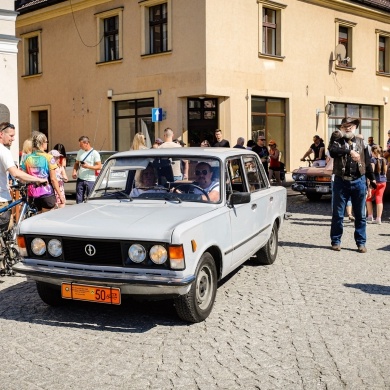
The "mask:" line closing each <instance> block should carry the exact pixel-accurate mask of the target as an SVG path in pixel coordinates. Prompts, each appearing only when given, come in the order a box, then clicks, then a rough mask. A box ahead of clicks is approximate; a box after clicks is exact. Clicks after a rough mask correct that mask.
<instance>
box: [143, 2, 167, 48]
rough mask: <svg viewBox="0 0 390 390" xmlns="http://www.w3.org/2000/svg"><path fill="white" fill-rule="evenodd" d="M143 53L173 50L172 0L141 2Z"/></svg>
mask: <svg viewBox="0 0 390 390" xmlns="http://www.w3.org/2000/svg"><path fill="white" fill-rule="evenodd" d="M140 5H141V14H142V27H141V28H142V29H143V31H144V33H143V34H142V47H143V52H142V54H143V55H150V54H159V53H167V52H170V51H171V20H172V17H171V0H168V1H164V2H162V1H161V0H146V1H143V2H142V3H140Z"/></svg>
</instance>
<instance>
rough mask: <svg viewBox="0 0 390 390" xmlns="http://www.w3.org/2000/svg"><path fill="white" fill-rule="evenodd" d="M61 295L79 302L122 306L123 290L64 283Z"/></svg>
mask: <svg viewBox="0 0 390 390" xmlns="http://www.w3.org/2000/svg"><path fill="white" fill-rule="evenodd" d="M61 295H62V298H64V299H74V300H78V301H89V302H100V303H110V304H113V305H120V304H121V290H120V289H119V288H116V287H100V286H89V285H85V284H76V283H62V286H61Z"/></svg>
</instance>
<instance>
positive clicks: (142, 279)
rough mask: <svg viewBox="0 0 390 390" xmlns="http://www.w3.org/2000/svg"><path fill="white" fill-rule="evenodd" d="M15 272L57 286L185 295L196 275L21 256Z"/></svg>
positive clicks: (133, 292) (129, 293)
mask: <svg viewBox="0 0 390 390" xmlns="http://www.w3.org/2000/svg"><path fill="white" fill-rule="evenodd" d="M13 270H14V271H15V272H17V273H20V274H23V275H26V276H29V277H31V278H32V279H33V280H36V281H39V282H44V283H48V284H51V285H56V286H60V285H61V284H62V283H63V282H67V283H70V282H76V283H81V284H89V285H96V286H103V287H104V286H107V287H117V288H120V290H121V294H124V295H154V296H167V295H169V296H178V295H184V294H186V293H187V292H188V291H189V289H190V287H191V283H192V282H193V281H194V280H195V276H194V275H191V276H186V277H182V278H181V277H176V278H175V277H172V276H166V275H161V274H160V275H159V274H152V273H138V272H137V273H136V272H135V271H134V269H123V268H119V269H118V268H117V267H106V266H81V265H78V264H68V263H67V264H64V263H60V262H58V263H56V262H45V261H39V262H37V261H36V260H32V259H24V260H23V261H22V262H19V263H17V264H15V265H14V266H13Z"/></svg>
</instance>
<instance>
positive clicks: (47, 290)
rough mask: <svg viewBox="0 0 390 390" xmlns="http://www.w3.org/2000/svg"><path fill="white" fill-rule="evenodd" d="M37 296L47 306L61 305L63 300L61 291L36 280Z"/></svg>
mask: <svg viewBox="0 0 390 390" xmlns="http://www.w3.org/2000/svg"><path fill="white" fill-rule="evenodd" d="M36 283H37V291H38V295H39V297H40V298H41V299H42V301H43V302H45V303H46V304H47V305H49V306H61V305H63V304H64V300H63V299H62V298H61V291H60V289H59V288H55V287H53V286H51V285H50V284H47V283H42V282H36Z"/></svg>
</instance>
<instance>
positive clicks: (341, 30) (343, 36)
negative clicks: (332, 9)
mask: <svg viewBox="0 0 390 390" xmlns="http://www.w3.org/2000/svg"><path fill="white" fill-rule="evenodd" d="M336 26H337V43H338V44H341V45H343V46H344V47H345V57H344V58H340V59H338V60H337V64H336V66H338V67H340V68H344V69H345V68H347V69H350V70H351V69H352V66H353V65H352V64H353V55H352V53H353V51H352V49H353V41H352V38H353V35H352V33H353V27H355V26H356V23H352V22H348V21H345V20H341V19H336Z"/></svg>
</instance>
